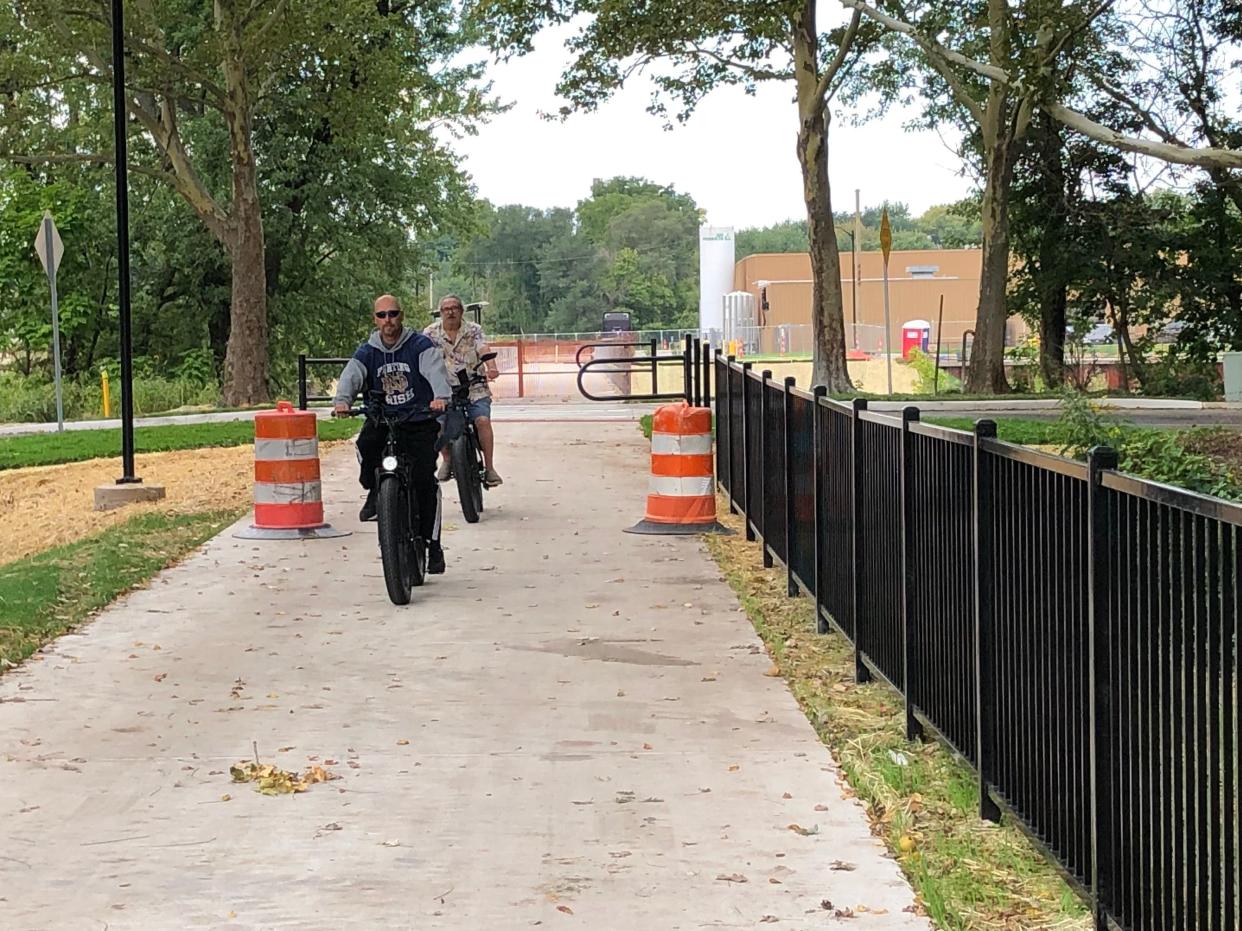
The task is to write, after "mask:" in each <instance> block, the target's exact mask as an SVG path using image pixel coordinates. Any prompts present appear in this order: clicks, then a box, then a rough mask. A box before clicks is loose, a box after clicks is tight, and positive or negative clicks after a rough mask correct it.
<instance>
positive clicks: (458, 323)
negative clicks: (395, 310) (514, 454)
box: [423, 294, 504, 488]
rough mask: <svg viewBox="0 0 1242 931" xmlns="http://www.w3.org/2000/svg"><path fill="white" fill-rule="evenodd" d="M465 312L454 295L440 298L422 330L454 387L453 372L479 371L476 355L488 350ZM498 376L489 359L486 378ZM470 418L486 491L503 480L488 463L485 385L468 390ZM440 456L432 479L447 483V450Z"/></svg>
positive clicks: (490, 442) (490, 444) (491, 440)
mask: <svg viewBox="0 0 1242 931" xmlns="http://www.w3.org/2000/svg"><path fill="white" fill-rule="evenodd" d="M465 312H466V308H465V305H464V304H463V303H462V300H461V298H460V297H458V296H457V295H456V294H450V295H448V296H447V297H444V298H441V299H440V319H439V320H437V321H436V322H435V323H433V324H432V325H431V326H429V327H427V329H425V330H424V331H423V333H424V334H425V335H426V336H427V337H428V338H430V339H431V341H432V342H433V343H435V344H436V345H437V346H439V347H440V351H441V352H443V353H444V362H445V364H446V365H447V367H448V370H449V380H450V381H452V382H453V383H454V384H456V379H457V373H458V372H459V371H461V370H462V369H465V370H466V371H467V372H470V373H471V374H474V373H476V372H477V371H478V369H479V356H481V355H483V354H484V353H486V352H487V351H488V350H487V339H486V338H485V337H484V336H483V327H481V326H479V325H478V324H477V323H470V322H468V321H465V320H463V319H462V318H463V317H464V315H465ZM499 377H500V369H499V368H498V367H497V365H496V360H495V359H492V360H490V361H489V362H488V363H487V379H488V381H495V380H496V379H497V378H499ZM470 416H471V418H472V419H473V420H474V428H475V430H476V431H478V434H479V445H480V446H482V447H483V464H484V466H485V467H486V469H487V477H486V479H485V481H486V484H487V486H488V487H489V488H490V487H492V486H495V485H499V484H501V483H502V482H503V481H504V479H502V478H501V477H500V473H499V472H497V471H496V467H495V466H494V465H493V461H492V455H493V453H494V451H495V446H496V439H495V434H494V433H493V432H492V389H491V388H490V387H488V386H487V385H485V384H476V385H472V386H471V387H470ZM442 455H443V458H442V459H441V462H440V468H439V471H437V472H436V478H438V479H439V480H440V481H442V482H447V481H448V480H449V478H450V477H451V476H452V461H451V459H450V458H449V450H448V449H447V448H445V449H444V451H443V454H442Z"/></svg>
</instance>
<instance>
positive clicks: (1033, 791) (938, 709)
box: [715, 354, 1242, 931]
mask: <svg viewBox="0 0 1242 931" xmlns="http://www.w3.org/2000/svg"><path fill="white" fill-rule="evenodd" d="M715 368H716V384H717V394H716V399H717V420H716V425H717V426H716V429H717V433H716V436H717V442H718V443H719V444H721V446H723V447H725V448H724V449H723V450H721V451H718V462H719V463H720V466H719V468H718V478H719V481H720V484H721V486H722V490H723V491H724V492H725V493H726V495H727V497H728V500H729V503H730V506H731V507H732V508H734V509H736V510H737V511H740V512H742V514H743V518H744V520H745V522H746V527H747V534H748V538H749V537H757V538H758V539H759V540H760V541H761V543H762V546H763V555H764V559H765V562H767V563H772V562H775V561H779V562H781V563H782V564H783V565H784V567H785V570H786V573H787V577H788V585H789V590H790V592H791V593H794V592H803V593H806V594H807V595H809V596H810V597H812V598H813V599H814V600H815V606H816V617H817V618H818V626H819V629H820V631H821V632H827V631H830V630H837V631H839V632H840V633H842V634H844V635H845V636H846V637H847V638H848V639H849V640H850V641H851V642H852V643H853V644H854V647H855V657H856V661H855V663H856V673H857V675H858V677H859V679H866V678H869V677H870V676H871V675H873V674H879V675H880V676H882V677H883V679H885V680H887V681H888V682H889V683H890V684H891V685H892V686H893V687H894V688H896V689H898V690H899V691H901V692H902V693H903V695H904V697H905V701H906V712H907V715H906V729H907V734H908V735H909V736H915V735H917V734H918V733H919V732H920V731H922V730H924V729H925V728H926V729H927V730H929V731H931V732H933V733H935V734H936V735H938V736H939V737H941V738H942V739H943V740H945V742H946V743H947V744H949V745H950V746H951V747H953V748H954V749H955V750H957V751H958V752H959V753H960V754H961V756H962V757H963V758H964V759H965V760H966V761H967V762H968V763H969V764H970V765H972V766H973V767H974V768H975V771H976V772H977V773H978V774H979V783H980V813H981V814H982V815H983V816H984V817H987V818H991V819H996V818H999V817H1000V814H1001V812H1002V810H1004V811H1008V812H1009V813H1010V814H1011V815H1012V816H1013V817H1014V818H1015V819H1016V820H1017V822H1018V823H1020V824H1021V825H1022V827H1023V828H1024V830H1026V832H1027V833H1028V834H1029V835H1030V836H1031V837H1032V838H1033V839H1034V840H1035V842H1036V843H1037V844H1038V845H1039V846H1040V847H1041V848H1042V849H1043V850H1044V851H1045V852H1046V853H1047V855H1048V856H1050V857H1051V858H1053V859H1054V860H1055V861H1056V862H1057V863H1058V864H1059V865H1060V867H1061V868H1062V870H1063V871H1064V873H1065V874H1066V875H1067V876H1068V877H1069V879H1070V881H1071V882H1072V883H1073V884H1074V886H1075V888H1076V889H1077V890H1078V891H1079V892H1080V893H1082V894H1083V895H1084V897H1085V898H1086V900H1087V901H1088V903H1089V904H1090V906H1091V907H1092V909H1093V912H1094V915H1095V924H1096V927H1097V929H1100V931H1104V929H1108V928H1120V929H1125V931H1139V929H1149V928H1159V929H1184V931H1190V929H1195V931H1237V929H1239V928H1242V914H1240V912H1239V906H1240V903H1239V857H1238V855H1239V849H1240V843H1239V827H1238V820H1239V819H1238V781H1239V775H1238V770H1239V764H1238V748H1239V737H1238V614H1239V611H1240V610H1242V606H1240V605H1239V603H1238V586H1239V584H1240V583H1242V506H1239V505H1237V504H1232V503H1229V502H1225V501H1220V500H1217V499H1214V498H1206V497H1203V496H1201V495H1196V494H1193V493H1191V492H1187V491H1183V490H1180V489H1175V488H1169V487H1166V486H1162V485H1158V484H1155V483H1153V482H1147V481H1143V480H1140V479H1135V478H1132V477H1129V476H1126V475H1122V474H1120V473H1118V472H1116V471H1115V467H1116V457H1115V455H1113V454H1112V453H1111V452H1110V451H1108V450H1097V451H1095V452H1094V453H1093V454H1092V458H1091V461H1090V463H1088V464H1083V463H1077V462H1072V461H1069V460H1066V459H1061V458H1059V457H1055V456H1049V455H1046V454H1043V453H1039V452H1035V451H1032V450H1028V449H1024V448H1022V447H1017V446H1011V445H1008V444H1005V443H1001V442H999V441H997V440H996V439H995V427H994V426H993V425H992V424H990V423H988V422H986V421H984V422H980V424H979V425H978V426H977V428H976V430H975V433H974V434H970V433H963V432H960V431H956V430H947V429H944V428H941V427H935V426H930V425H926V424H922V423H920V422H919V420H918V412H917V411H916V410H914V409H907V410H906V411H905V412H904V413H903V415H902V416H901V417H900V418H897V417H886V416H881V415H878V414H875V413H872V412H869V411H867V410H866V406H865V404H864V403H863V402H861V401H858V402H855V403H854V405H853V407H852V408H850V407H846V406H845V405H843V404H840V403H838V402H834V401H831V400H828V399H827V398H826V397H825V396H824V393H823V391H822V390H820V389H817V391H816V393H815V394H813V395H812V394H807V393H806V392H804V391H800V390H799V389H798V388H797V387H795V386H794V385H793V384H792V381H786V382H783V383H778V382H773V381H772V379H771V377H770V374H769V373H766V372H765V373H764V374H763V375H762V376H758V375H756V374H755V373H754V372H752V371H750V370H749V366H740V365H738V364H736V363H734V362H733V361H732V360H726V359H724V358H722V357H721V356H720V355H719V354H717V356H716V359H715ZM722 414H723V416H722Z"/></svg>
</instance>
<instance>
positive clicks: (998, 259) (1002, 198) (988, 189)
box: [966, 132, 1013, 394]
mask: <svg viewBox="0 0 1242 931" xmlns="http://www.w3.org/2000/svg"><path fill="white" fill-rule="evenodd" d="M984 135H985V145H986V144H987V140H986V136H987V133H986V132H985V134H984ZM987 150H988V170H987V180H986V182H985V184H984V187H983V268H982V270H981V271H980V280H979V309H978V311H977V313H976V314H975V341H974V346H973V348H972V350H971V355H970V367H969V368H968V369H967V371H966V391H967V392H969V393H971V394H1003V393H1005V392H1007V391H1008V390H1009V383H1008V382H1007V381H1006V380H1005V320H1006V318H1007V317H1008V313H1007V308H1006V304H1005V292H1006V289H1007V287H1008V284H1009V195H1010V189H1011V187H1012V182H1013V159H1012V154H1013V153H1012V150H1013V145H1012V142H1009V141H1003V142H994V143H993V144H991V145H988V146H987Z"/></svg>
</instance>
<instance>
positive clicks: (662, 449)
mask: <svg viewBox="0 0 1242 931" xmlns="http://www.w3.org/2000/svg"><path fill="white" fill-rule="evenodd" d="M711 451H712V435H711V434H710V433H684V434H680V433H653V434H651V454H652V455H653V456H707V455H710V454H711Z"/></svg>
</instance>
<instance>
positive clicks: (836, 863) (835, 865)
mask: <svg viewBox="0 0 1242 931" xmlns="http://www.w3.org/2000/svg"><path fill="white" fill-rule="evenodd" d="M828 869H830V870H836V871H837V872H839V873H852V872H854V870H856V869H858V867H856V866H855V865H854V864H853V863H846V862H845V861H844V860H833V861H832V863H830V864H829V865H828Z"/></svg>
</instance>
